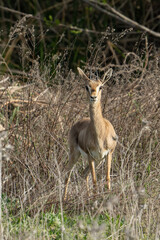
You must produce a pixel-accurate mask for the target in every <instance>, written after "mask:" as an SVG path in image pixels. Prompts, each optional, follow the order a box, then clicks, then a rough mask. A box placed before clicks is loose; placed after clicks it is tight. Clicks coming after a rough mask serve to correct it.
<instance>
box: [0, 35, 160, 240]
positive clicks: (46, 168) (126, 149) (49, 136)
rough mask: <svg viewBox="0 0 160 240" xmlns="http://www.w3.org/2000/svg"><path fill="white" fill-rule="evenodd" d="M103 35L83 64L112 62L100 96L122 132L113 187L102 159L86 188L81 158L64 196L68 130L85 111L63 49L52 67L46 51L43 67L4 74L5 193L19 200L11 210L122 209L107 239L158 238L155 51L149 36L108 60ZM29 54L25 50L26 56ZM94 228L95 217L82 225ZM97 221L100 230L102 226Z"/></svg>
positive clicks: (159, 102)
mask: <svg viewBox="0 0 160 240" xmlns="http://www.w3.org/2000/svg"><path fill="white" fill-rule="evenodd" d="M9 41H10V40H9ZM103 41H104V39H103ZM103 41H101V42H99V43H98V44H97V46H96V48H95V51H96V54H95V56H96V57H94V58H93V59H92V56H91V58H90V59H89V60H88V63H87V64H86V65H85V68H86V70H88V71H90V69H92V68H93V66H94V71H95V70H98V71H99V74H100V75H101V74H103V72H104V71H105V69H107V68H109V67H112V68H113V69H114V73H113V77H112V80H111V81H110V82H109V83H108V86H106V88H105V89H104V91H103V99H102V107H103V113H104V116H105V117H106V118H108V119H109V120H110V121H111V122H112V123H113V125H114V127H115V129H116V132H117V134H118V136H119V143H118V146H117V149H116V151H115V154H114V159H113V162H112V176H111V181H112V191H111V192H108V191H106V190H105V188H104V185H105V172H104V163H102V164H101V166H100V167H99V169H97V173H98V176H99V177H98V179H99V181H98V184H99V193H98V194H97V197H96V198H93V197H92V196H91V197H90V198H89V197H88V196H87V189H86V185H85V179H84V178H83V169H84V168H85V166H86V165H87V162H86V161H85V160H82V161H79V164H77V165H76V167H75V168H74V170H73V173H72V179H71V183H70V185H69V193H68V195H69V199H68V201H67V202H65V203H63V202H62V199H61V198H62V194H63V190H64V168H65V165H66V162H67V161H68V142H67V141H68V132H69V129H70V128H71V126H72V125H73V123H74V122H76V121H77V120H78V119H80V118H82V117H83V116H88V103H87V100H86V95H85V90H84V85H83V82H82V81H80V79H79V77H78V76H77V75H76V74H75V73H73V72H72V71H68V69H67V65H66V69H65V60H64V59H65V58H66V57H67V52H66V53H65V54H64V56H63V57H62V58H61V59H59V61H58V63H57V58H59V56H55V59H56V61H55V62H56V63H57V65H56V63H55V62H54V64H55V65H54V66H55V71H54V72H53V70H52V66H53V65H52V64H51V59H49V60H48V61H46V62H45V63H44V64H43V67H42V66H40V64H39V61H38V59H36V60H34V61H33V63H32V65H31V66H30V68H29V69H27V71H26V72H25V71H24V72H23V75H22V76H21V75H19V74H16V75H13V74H12V73H11V74H8V75H7V76H1V81H0V94H1V113H0V114H1V115H0V116H1V123H2V124H3V126H4V127H5V128H6V129H7V131H8V142H9V143H10V144H11V145H12V146H13V147H14V150H13V151H12V153H11V155H10V158H9V159H8V160H7V161H4V162H3V168H2V170H3V176H2V183H3V193H4V194H5V195H7V196H8V197H9V198H10V199H12V200H14V201H15V199H18V201H19V202H20V206H21V207H20V208H19V205H17V204H15V207H14V209H12V211H13V214H15V215H18V214H20V213H21V212H23V211H28V212H29V214H30V215H31V216H36V215H35V214H38V213H39V212H46V211H50V209H51V207H52V211H55V212H56V211H57V209H58V208H59V207H60V206H61V213H63V211H65V212H68V214H70V215H72V216H73V215H76V214H80V213H81V214H86V213H88V214H89V215H90V216H91V218H93V219H94V218H96V217H98V216H99V215H100V214H102V215H103V214H106V213H107V214H108V215H109V216H110V217H111V218H114V219H116V217H117V216H119V222H118V224H119V225H118V230H117V227H116V224H115V223H114V222H112V224H111V235H110V236H109V237H108V238H107V239H156V240H158V239H159V237H160V225H159V224H160V223H159V207H160V206H159V200H160V188H159V186H160V161H159V159H160V142H159V139H160V124H159V116H160V97H159V89H160V78H159V76H160V70H159V52H158V51H157V50H156V49H154V48H152V49H150V48H149V47H148V43H147V39H146V40H144V42H145V48H144V49H142V50H141V52H138V49H137V52H136V53H135V52H134V53H131V52H130V53H126V54H125V58H124V62H123V64H121V65H120V64H115V65H114V64H110V65H105V62H107V61H108V59H106V58H105V57H104V56H103V64H102V63H100V56H101V54H102V53H103V51H104V48H102V44H101V43H102V42H103ZM22 57H24V56H22ZM28 59H29V57H28ZM28 59H27V56H26V58H25V61H29V60H28ZM52 61H54V59H52ZM26 64H27V63H26ZM6 65H7V63H6ZM9 72H12V71H11V70H9ZM7 77H8V78H7ZM4 79H5V81H4ZM21 79H23V81H25V85H24V84H23V85H22V81H21ZM90 183H91V186H90V187H91V188H92V181H90ZM17 206H18V207H17ZM69 212H70V213H69ZM122 221H123V222H124V224H123V225H122V226H121V222H122ZM62 223H63V216H62ZM82 228H83V226H82ZM95 229H96V226H94V224H93V226H92V228H91V229H89V228H86V230H85V231H88V234H90V239H97V238H95V235H94V234H93V233H94V232H96V230H95ZM98 229H99V230H97V232H99V234H101V230H103V227H102V228H100V227H99V228H98ZM95 234H97V233H95ZM4 235H5V233H4ZM92 235H94V236H92ZM88 236H89V235H88ZM96 236H98V235H96ZM11 239H12V238H11ZM26 239H27V238H26ZM28 239H29V238H28ZM87 239H89V237H88V238H87Z"/></svg>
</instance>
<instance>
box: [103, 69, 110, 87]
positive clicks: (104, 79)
mask: <svg viewBox="0 0 160 240" xmlns="http://www.w3.org/2000/svg"><path fill="white" fill-rule="evenodd" d="M112 73H113V69H112V68H110V69H109V70H108V71H107V72H106V73H105V74H104V76H103V80H102V84H103V85H104V84H105V83H106V82H108V80H109V79H110V78H111V76H112Z"/></svg>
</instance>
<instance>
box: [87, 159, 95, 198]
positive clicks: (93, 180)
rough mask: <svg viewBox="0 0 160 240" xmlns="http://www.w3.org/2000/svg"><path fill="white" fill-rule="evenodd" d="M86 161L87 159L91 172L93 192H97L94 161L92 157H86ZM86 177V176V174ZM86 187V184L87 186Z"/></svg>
mask: <svg viewBox="0 0 160 240" xmlns="http://www.w3.org/2000/svg"><path fill="white" fill-rule="evenodd" d="M88 161H89V167H90V171H91V174H92V182H93V188H94V190H93V191H94V193H96V192H97V177H96V171H95V161H94V159H93V158H92V157H90V156H89V157H88ZM87 178H88V176H87ZM87 188H88V186H87Z"/></svg>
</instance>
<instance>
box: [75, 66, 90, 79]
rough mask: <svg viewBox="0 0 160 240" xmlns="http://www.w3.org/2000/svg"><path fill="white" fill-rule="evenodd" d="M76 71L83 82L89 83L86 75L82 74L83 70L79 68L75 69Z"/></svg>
mask: <svg viewBox="0 0 160 240" xmlns="http://www.w3.org/2000/svg"><path fill="white" fill-rule="evenodd" d="M77 70H78V72H79V75H80V76H81V77H82V78H83V79H84V80H85V81H90V79H89V78H88V77H87V76H86V74H85V73H84V72H83V70H82V69H81V68H79V67H77Z"/></svg>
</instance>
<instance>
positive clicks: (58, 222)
mask: <svg viewBox="0 0 160 240" xmlns="http://www.w3.org/2000/svg"><path fill="white" fill-rule="evenodd" d="M20 208H21V206H20V203H19V201H18V200H17V199H14V200H11V199H9V198H7V197H6V196H3V201H2V212H3V215H2V223H3V235H4V236H8V239H21V238H22V237H24V239H25V237H26V238H27V237H32V239H55V240H58V239H62V229H63V230H64V231H63V236H64V239H68V240H69V239H70V240H71V239H77V240H82V239H84V240H87V239H106V237H109V236H110V235H111V234H112V231H113V228H114V231H119V229H121V228H123V226H124V220H123V219H121V218H120V216H115V217H114V218H113V217H110V215H109V214H108V213H107V212H104V213H103V214H100V215H98V216H97V217H92V216H90V215H89V214H86V213H85V214H83V213H82V214H80V215H75V214H74V215H73V216H71V215H70V214H67V213H65V212H64V213H63V221H64V226H62V216H61V212H60V210H58V211H57V212H55V211H54V208H53V207H52V209H51V210H50V211H49V212H40V213H37V214H35V215H34V217H32V214H31V213H29V212H27V211H25V210H24V209H21V210H19V211H16V210H17V209H20ZM16 212H18V214H16Z"/></svg>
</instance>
